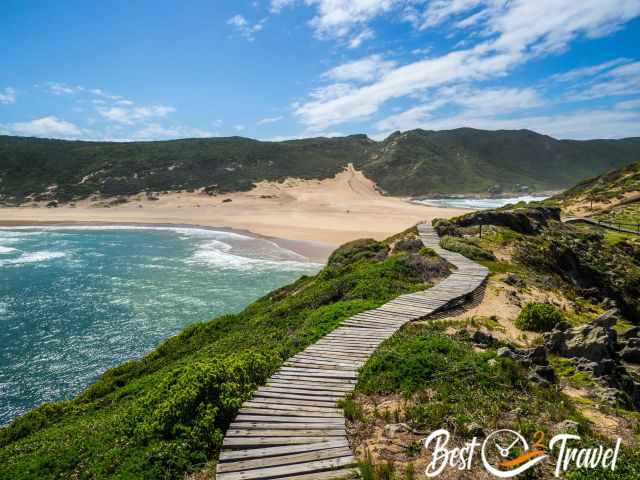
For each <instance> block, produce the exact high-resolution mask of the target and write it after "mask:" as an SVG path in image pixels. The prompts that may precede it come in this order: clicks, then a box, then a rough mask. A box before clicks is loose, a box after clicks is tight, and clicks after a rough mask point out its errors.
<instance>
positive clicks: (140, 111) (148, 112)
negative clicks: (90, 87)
mask: <svg viewBox="0 0 640 480" xmlns="http://www.w3.org/2000/svg"><path fill="white" fill-rule="evenodd" d="M96 110H97V112H98V113H99V114H100V115H101V116H102V117H104V118H106V119H107V120H111V121H112V122H117V123H125V124H128V125H131V124H134V123H136V122H140V121H143V120H147V119H150V118H154V117H155V118H157V117H166V116H167V115H168V114H169V113H171V112H174V111H175V108H173V107H168V106H165V105H150V106H146V107H127V106H120V107H102V106H99V107H97V108H96Z"/></svg>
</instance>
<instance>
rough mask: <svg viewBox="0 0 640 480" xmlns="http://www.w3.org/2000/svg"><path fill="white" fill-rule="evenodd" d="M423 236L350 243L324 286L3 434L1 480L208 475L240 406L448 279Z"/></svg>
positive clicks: (188, 332) (300, 288)
mask: <svg viewBox="0 0 640 480" xmlns="http://www.w3.org/2000/svg"><path fill="white" fill-rule="evenodd" d="M415 235H416V231H415V229H410V230H409V231H407V232H404V233H403V234H401V235H398V236H396V237H395V239H393V240H390V241H387V242H377V241H375V240H360V241H356V242H351V243H348V244H346V245H344V246H343V247H341V248H339V249H338V250H336V251H335V252H334V254H333V255H332V256H331V258H330V259H329V262H328V264H327V266H326V267H325V268H324V269H323V270H322V271H321V272H319V273H318V274H317V275H314V276H303V277H301V278H300V279H299V280H298V281H296V282H294V283H292V284H291V285H288V286H286V287H283V288H280V289H278V290H276V291H274V292H271V293H270V294H268V295H266V296H265V297H263V298H261V299H259V300H258V301H256V302H255V303H253V304H251V305H250V306H248V307H247V308H246V309H245V310H243V311H242V312H240V313H238V314H235V315H225V316H222V317H219V318H216V319H214V320H212V321H210V322H205V323H198V324H195V325H192V326H190V327H188V328H186V329H185V330H184V331H183V332H182V333H181V334H179V335H177V336H175V337H172V338H170V339H168V340H166V341H165V342H164V343H162V344H161V345H160V346H159V347H158V348H157V349H156V350H154V351H152V352H151V353H149V354H148V355H146V356H145V357H144V358H142V359H140V360H135V361H130V362H127V363H125V364H123V365H121V366H119V367H116V368H113V369H110V370H108V371H106V372H105V373H104V374H103V375H102V376H101V377H100V378H99V379H98V380H97V381H96V382H95V384H94V385H92V386H91V387H89V388H88V389H87V390H85V391H84V392H83V393H81V394H80V395H79V396H78V397H76V398H74V399H73V400H70V401H65V402H57V403H51V404H45V405H42V406H41V407H39V408H36V409H34V410H33V411H31V412H29V413H27V414H26V415H24V416H22V417H20V418H18V419H16V420H15V421H14V422H13V423H12V424H10V425H9V426H7V427H5V428H3V429H1V430H0V478H12V479H16V480H17V479H32V478H41V479H47V478H51V479H53V478H79V479H82V478H148V479H159V478H181V477H182V475H183V474H184V473H185V472H189V471H192V470H194V469H202V468H206V467H207V465H208V463H209V462H211V461H212V460H215V458H216V454H217V452H218V450H219V448H220V445H221V442H222V439H223V435H224V431H225V430H226V428H227V426H228V425H229V423H230V422H231V421H232V419H233V418H234V416H235V413H236V412H237V410H238V408H239V407H240V405H241V404H242V402H243V401H244V400H246V399H248V398H249V396H250V395H251V393H252V392H253V391H254V390H255V388H256V387H257V386H258V385H260V384H262V383H264V382H265V380H266V378H268V376H269V375H271V374H272V373H273V372H274V371H275V370H276V369H277V368H278V367H279V366H280V365H281V364H282V362H283V361H284V360H285V359H287V358H289V357H290V356H292V355H293V354H295V353H296V352H299V351H300V350H302V349H304V348H305V347H306V346H308V345H309V344H311V343H314V342H315V341H317V340H318V339H319V338H320V337H322V336H324V335H325V334H327V333H328V332H330V331H331V330H332V329H334V328H335V327H336V326H337V325H338V324H340V322H341V321H342V320H344V319H346V318H347V317H349V316H351V315H354V314H356V313H358V312H361V311H364V310H368V309H372V308H375V307H377V306H379V305H381V304H383V303H385V302H387V301H389V300H390V299H392V298H394V297H396V296H397V295H400V294H403V293H408V292H413V291H417V290H422V289H424V288H427V287H428V286H429V285H430V284H431V282H434V281H437V279H438V278H441V277H443V276H446V275H447V272H448V268H449V267H448V264H447V263H446V262H445V261H444V260H442V259H441V258H439V257H434V256H432V255H427V256H423V255H421V254H420V253H419V252H414V251H413V249H412V248H409V247H408V246H409V245H412V244H413V243H412V242H411V241H409V240H411V239H415ZM402 240H405V244H404V247H403V248H396V245H399V244H401V241H402Z"/></svg>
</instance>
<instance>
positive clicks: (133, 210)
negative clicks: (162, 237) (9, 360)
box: [0, 168, 468, 257]
mask: <svg viewBox="0 0 640 480" xmlns="http://www.w3.org/2000/svg"><path fill="white" fill-rule="evenodd" d="M157 198H158V199H157V200H149V199H147V197H146V196H145V195H142V194H141V195H137V196H133V197H129V199H128V202H127V203H124V204H120V205H112V206H109V207H106V206H105V204H106V202H105V201H104V200H83V201H80V202H76V204H75V206H68V205H64V206H60V207H57V208H46V207H45V206H44V205H38V206H33V205H29V206H23V207H15V208H0V225H5V226H9V225H26V224H30V225H36V224H46V223H78V222H80V223H90V224H126V223H131V224H161V225H185V224H189V225H199V226H204V227H215V228H230V229H235V230H245V231H249V232H252V233H255V234H258V235H262V236H268V237H275V238H279V239H284V240H282V241H283V242H285V243H287V242H288V244H287V246H288V247H289V248H292V249H294V250H296V251H299V252H301V253H304V254H307V255H308V256H310V257H323V256H326V253H327V252H328V251H330V249H332V248H334V247H335V246H337V245H340V244H342V243H344V242H347V241H350V240H354V239H357V238H365V237H368V238H375V239H378V240H379V239H383V238H386V237H387V236H389V235H392V234H395V233H397V232H400V231H402V230H404V229H406V228H408V227H410V226H411V225H414V224H415V223H417V222H418V221H423V220H427V221H430V220H431V219H433V218H436V217H452V216H456V215H461V214H463V213H465V212H468V210H461V209H453V208H439V207H431V206H426V205H417V204H412V203H409V202H408V201H407V200H406V199H402V198H397V197H388V196H384V195H382V194H381V193H380V192H379V191H378V190H377V189H376V187H375V184H374V183H373V182H372V181H371V180H369V179H367V178H366V177H365V176H364V175H362V173H360V172H358V171H356V170H354V169H353V168H349V169H347V170H345V171H344V172H342V173H340V174H338V175H336V177H334V178H332V179H327V180H322V181H319V180H299V179H288V180H286V181H285V182H281V183H273V182H261V183H260V184H258V185H256V187H255V188H254V189H253V190H251V191H249V192H240V193H233V194H228V195H219V196H209V195H207V194H205V193H201V192H195V193H168V194H160V195H158V196H157ZM110 200H112V199H110ZM302 242H304V243H302ZM301 250H306V251H305V252H302V251H301Z"/></svg>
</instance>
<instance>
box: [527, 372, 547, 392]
mask: <svg viewBox="0 0 640 480" xmlns="http://www.w3.org/2000/svg"><path fill="white" fill-rule="evenodd" d="M527 378H528V380H529V381H530V382H533V383H537V384H538V385H539V386H540V387H542V388H551V382H550V381H549V380H547V379H545V378H543V377H541V376H540V375H538V374H537V373H536V372H534V371H531V372H529V376H528V377H527Z"/></svg>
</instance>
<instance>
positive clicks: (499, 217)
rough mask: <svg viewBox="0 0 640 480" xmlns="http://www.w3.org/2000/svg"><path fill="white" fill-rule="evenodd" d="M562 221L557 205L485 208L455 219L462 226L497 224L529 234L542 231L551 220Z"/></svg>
mask: <svg viewBox="0 0 640 480" xmlns="http://www.w3.org/2000/svg"><path fill="white" fill-rule="evenodd" d="M552 220H555V221H558V222H559V221H560V209H559V208H557V207H528V208H515V209H513V210H485V211H480V212H474V213H469V214H467V215H464V216H462V217H458V218H457V219H456V220H455V224H456V225H458V226H460V227H472V226H478V225H496V226H501V227H507V228H510V229H511V230H513V231H515V232H519V233H524V234H527V235H531V234H537V233H540V231H541V230H542V228H543V227H545V226H547V225H548V224H549V222H550V221H552Z"/></svg>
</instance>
